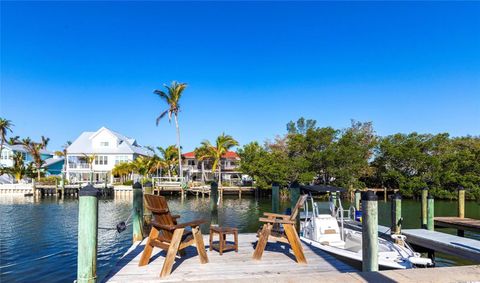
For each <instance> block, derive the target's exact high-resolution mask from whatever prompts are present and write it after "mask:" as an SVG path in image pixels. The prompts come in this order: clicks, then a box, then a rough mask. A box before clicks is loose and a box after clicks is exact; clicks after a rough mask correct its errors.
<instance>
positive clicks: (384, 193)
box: [383, 187, 387, 202]
mask: <svg viewBox="0 0 480 283" xmlns="http://www.w3.org/2000/svg"><path fill="white" fill-rule="evenodd" d="M383 201H384V202H387V187H384V188H383Z"/></svg>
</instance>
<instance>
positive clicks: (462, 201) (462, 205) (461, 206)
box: [458, 186, 465, 218]
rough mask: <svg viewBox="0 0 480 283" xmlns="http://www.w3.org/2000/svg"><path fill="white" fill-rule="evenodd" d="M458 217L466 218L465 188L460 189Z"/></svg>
mask: <svg viewBox="0 0 480 283" xmlns="http://www.w3.org/2000/svg"><path fill="white" fill-rule="evenodd" d="M458 217H460V218H465V188H464V187H462V186H460V187H458Z"/></svg>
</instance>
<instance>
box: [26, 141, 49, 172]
mask: <svg viewBox="0 0 480 283" xmlns="http://www.w3.org/2000/svg"><path fill="white" fill-rule="evenodd" d="M21 143H22V144H23V146H24V147H25V149H26V150H27V152H28V153H29V154H30V155H31V156H32V159H33V163H34V164H35V168H36V171H37V177H38V179H40V177H41V173H40V168H41V167H42V164H43V159H42V150H43V149H45V147H44V143H38V142H33V141H32V140H31V139H30V138H26V139H23V140H22V141H21Z"/></svg>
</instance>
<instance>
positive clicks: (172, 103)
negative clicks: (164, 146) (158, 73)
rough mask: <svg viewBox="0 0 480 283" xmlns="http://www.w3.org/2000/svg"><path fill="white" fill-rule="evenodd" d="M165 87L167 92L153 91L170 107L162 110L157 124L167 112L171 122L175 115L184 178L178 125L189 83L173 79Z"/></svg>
mask: <svg viewBox="0 0 480 283" xmlns="http://www.w3.org/2000/svg"><path fill="white" fill-rule="evenodd" d="M164 87H165V88H166V89H167V92H163V91H161V90H155V91H153V93H155V94H157V95H158V96H160V98H162V99H163V100H165V102H166V103H167V104H168V107H169V108H168V109H167V110H165V111H164V112H162V113H161V114H160V116H158V117H157V120H156V124H157V126H158V123H159V122H160V120H161V119H162V118H163V117H165V115H167V114H168V121H169V122H171V121H172V116H173V117H174V119H175V126H176V128H177V148H178V168H179V169H178V170H179V176H180V178H183V171H182V153H181V148H180V127H179V126H178V112H180V98H181V97H182V93H183V91H184V90H185V88H187V84H186V83H178V82H176V81H173V82H172V83H171V85H170V86H167V85H164Z"/></svg>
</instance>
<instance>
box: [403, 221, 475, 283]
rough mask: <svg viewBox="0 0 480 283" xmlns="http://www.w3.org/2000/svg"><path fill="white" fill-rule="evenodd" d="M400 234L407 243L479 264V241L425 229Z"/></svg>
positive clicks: (404, 231) (408, 230) (409, 230)
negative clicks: (404, 237)
mask: <svg viewBox="0 0 480 283" xmlns="http://www.w3.org/2000/svg"><path fill="white" fill-rule="evenodd" d="M402 234H404V235H405V236H407V242H408V243H411V244H414V245H417V246H421V247H425V248H429V249H432V250H435V251H438V252H442V253H445V254H451V255H455V256H458V257H462V258H465V259H468V260H471V261H475V262H479V263H480V241H477V240H473V239H468V238H463V237H459V236H455V235H450V234H446V233H441V232H437V231H430V230H425V229H406V230H403V231H402ZM479 280H480V278H479Z"/></svg>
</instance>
